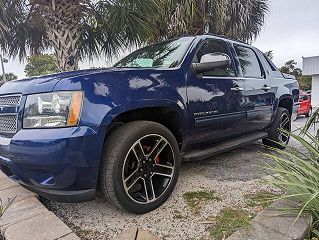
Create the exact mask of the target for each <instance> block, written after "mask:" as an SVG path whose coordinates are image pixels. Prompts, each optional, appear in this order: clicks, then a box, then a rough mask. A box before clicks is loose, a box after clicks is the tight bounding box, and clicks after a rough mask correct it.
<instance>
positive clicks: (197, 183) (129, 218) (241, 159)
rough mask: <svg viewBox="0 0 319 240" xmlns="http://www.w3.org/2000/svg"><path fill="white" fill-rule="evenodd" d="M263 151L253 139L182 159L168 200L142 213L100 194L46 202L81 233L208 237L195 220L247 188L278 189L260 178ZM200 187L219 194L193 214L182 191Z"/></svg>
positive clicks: (240, 202)
mask: <svg viewBox="0 0 319 240" xmlns="http://www.w3.org/2000/svg"><path fill="white" fill-rule="evenodd" d="M305 122H306V119H305V118H299V119H297V120H296V121H294V123H293V126H294V129H296V128H298V127H300V126H303V125H304V124H305ZM291 144H292V145H296V144H297V143H296V142H294V141H292V142H291ZM264 152H268V150H266V149H265V148H263V147H262V146H261V142H257V143H254V144H250V145H248V146H245V147H242V148H239V149H236V150H233V151H231V152H228V153H223V154H220V155H218V156H214V157H213V158H211V159H210V160H209V161H205V162H200V163H184V164H182V169H181V175H180V179H179V182H178V184H177V187H176V190H175V191H174V193H173V195H172V197H171V198H170V199H169V201H167V202H166V203H165V204H164V205H163V206H162V207H161V208H159V209H157V210H155V211H153V212H151V213H148V214H145V215H142V216H135V215H131V214H128V213H125V212H121V211H119V210H117V209H115V208H114V207H112V206H111V205H109V204H108V203H107V202H105V201H104V200H103V199H102V198H97V199H96V200H94V201H91V202H87V203H78V204H64V203H55V202H49V201H47V202H46V205H47V206H48V207H49V208H50V209H52V210H53V211H54V212H55V213H56V214H57V215H58V216H59V217H60V218H61V219H62V220H64V221H65V222H66V223H68V224H69V226H70V227H71V228H73V229H75V230H76V232H77V234H78V235H80V237H82V238H83V239H94V240H96V239H110V238H112V237H114V236H116V235H117V234H118V233H120V232H121V231H123V230H124V229H129V228H131V227H133V226H136V225H137V226H138V227H142V228H144V229H146V230H150V231H151V232H154V233H156V234H158V235H160V236H161V237H164V238H165V239H174V240H175V239H177V240H178V239H209V231H208V227H209V226H207V225H205V224H200V223H199V222H202V221H205V220H207V219H208V218H211V217H215V216H217V215H218V214H219V212H220V211H221V210H222V209H224V208H226V207H229V206H234V207H244V206H245V197H244V196H245V195H246V194H250V193H255V192H257V191H262V190H267V191H278V190H277V189H275V188H273V187H271V186H269V185H264V184H261V181H260V180H262V179H269V178H270V175H271V174H270V173H269V172H267V171H265V170H264V169H263V168H262V167H261V166H263V165H265V163H269V162H271V160H270V159H268V158H266V157H265V156H263V155H262V153H264ZM198 190H205V191H215V192H216V194H217V195H218V197H219V198H220V199H221V200H220V201H216V202H211V203H209V204H207V205H205V206H203V208H202V211H201V213H200V214H199V215H194V214H193V212H192V211H191V210H190V209H189V207H188V206H187V205H186V203H185V201H184V199H183V194H184V193H185V192H189V191H198Z"/></svg>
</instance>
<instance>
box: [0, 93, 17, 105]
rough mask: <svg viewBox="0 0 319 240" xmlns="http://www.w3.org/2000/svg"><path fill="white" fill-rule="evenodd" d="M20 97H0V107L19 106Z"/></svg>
mask: <svg viewBox="0 0 319 240" xmlns="http://www.w3.org/2000/svg"><path fill="white" fill-rule="evenodd" d="M20 100H21V95H11V96H0V107H4V106H15V107H16V106H19V105H20Z"/></svg>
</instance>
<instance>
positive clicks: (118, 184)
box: [99, 121, 181, 214]
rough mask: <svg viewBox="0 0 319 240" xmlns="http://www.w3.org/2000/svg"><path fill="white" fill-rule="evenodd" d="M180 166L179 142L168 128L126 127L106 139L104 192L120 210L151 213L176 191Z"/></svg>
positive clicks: (102, 175)
mask: <svg viewBox="0 0 319 240" xmlns="http://www.w3.org/2000/svg"><path fill="white" fill-rule="evenodd" d="M151 145H152V146H151ZM156 146H157V147H156ZM154 149H155V151H154V152H153V150H154ZM160 150H161V151H160ZM158 152H160V153H159V154H157V153H158ZM148 155H149V157H147V156H148ZM180 163H181V156H180V152H179V147H178V143H177V141H176V139H175V137H174V135H173V134H172V133H171V132H170V131H169V130H168V129H167V128H166V127H164V126H162V125H160V124H158V123H155V122H148V121H135V122H130V123H127V124H124V125H122V126H120V127H119V128H117V129H116V130H114V131H113V132H112V133H111V134H110V136H108V138H107V140H106V144H105V147H104V153H103V159H102V162H101V170H100V182H99V184H100V187H101V191H102V193H103V195H104V196H105V197H106V199H107V200H108V201H109V202H110V203H112V204H113V205H115V206H116V207H117V208H119V209H123V210H126V211H128V212H131V213H135V214H143V213H147V212H150V211H152V210H154V209H156V208H158V207H159V206H161V205H162V204H163V203H164V202H165V201H166V200H167V199H168V198H169V196H170V195H171V193H172V192H173V190H174V188H175V185H176V182H177V179H178V176H179V170H180ZM146 189H147V190H146Z"/></svg>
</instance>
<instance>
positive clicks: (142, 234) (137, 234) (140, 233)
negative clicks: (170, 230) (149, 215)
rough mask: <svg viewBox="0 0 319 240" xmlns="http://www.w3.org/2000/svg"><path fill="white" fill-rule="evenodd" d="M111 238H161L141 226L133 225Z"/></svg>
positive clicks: (139, 239)
mask: <svg viewBox="0 0 319 240" xmlns="http://www.w3.org/2000/svg"><path fill="white" fill-rule="evenodd" d="M113 240H161V238H159V237H157V236H155V235H154V234H152V233H150V232H147V231H145V230H143V229H141V228H137V227H134V228H131V229H129V230H127V231H124V232H122V234H120V235H118V236H116V237H115V238H113Z"/></svg>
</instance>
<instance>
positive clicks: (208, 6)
mask: <svg viewBox="0 0 319 240" xmlns="http://www.w3.org/2000/svg"><path fill="white" fill-rule="evenodd" d="M267 11H268V0H100V1H98V0H92V1H90V0H68V1H65V0H0V47H1V49H2V51H4V52H5V53H6V54H7V55H9V56H11V57H16V56H19V58H20V59H24V58H25V57H26V56H27V55H29V54H40V53H42V52H43V51H45V50H47V49H53V50H54V52H55V55H56V59H57V66H58V68H59V69H60V70H61V71H64V70H74V69H77V66H78V62H79V60H81V59H83V58H92V57H93V56H97V57H101V56H106V57H111V56H112V55H114V54H117V53H119V52H120V51H121V50H123V49H124V48H127V47H129V46H139V45H142V44H145V43H147V42H157V41H159V40H165V39H168V38H172V37H178V36H180V35H183V34H203V33H205V32H210V33H216V34H219V35H226V36H228V37H231V38H234V39H240V40H244V41H250V40H253V39H254V38H255V37H256V36H257V35H258V33H259V32H260V30H261V27H262V25H263V24H264V19H265V14H266V13H267Z"/></svg>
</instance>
